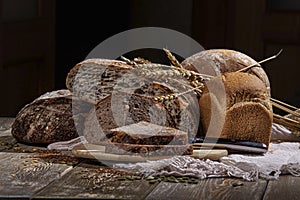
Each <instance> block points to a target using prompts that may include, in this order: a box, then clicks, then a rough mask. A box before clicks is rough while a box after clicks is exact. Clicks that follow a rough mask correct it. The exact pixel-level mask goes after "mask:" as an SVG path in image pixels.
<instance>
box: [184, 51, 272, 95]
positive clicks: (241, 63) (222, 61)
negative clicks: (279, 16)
mask: <svg viewBox="0 0 300 200" xmlns="http://www.w3.org/2000/svg"><path fill="white" fill-rule="evenodd" d="M181 64H182V66H183V67H184V68H186V69H189V70H193V71H198V72H199V73H202V74H208V75H212V76H216V75H219V74H222V73H225V72H235V71H238V70H240V69H242V68H245V67H247V66H250V65H256V67H252V68H251V69H249V70H248V71H247V72H248V73H250V74H254V75H255V76H257V77H258V78H260V79H261V80H262V81H263V83H264V84H265V86H266V87H267V89H268V90H269V93H270V82H269V79H268V76H267V74H266V72H265V71H264V69H263V68H262V67H261V66H260V64H259V63H257V62H256V61H255V60H254V59H252V58H251V57H250V56H248V55H246V54H244V53H241V52H238V51H234V50H231V49H210V50H204V51H201V52H199V53H196V54H194V55H192V56H190V57H188V58H186V59H185V60H184V61H183V62H182V63H181Z"/></svg>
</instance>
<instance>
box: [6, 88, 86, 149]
mask: <svg viewBox="0 0 300 200" xmlns="http://www.w3.org/2000/svg"><path fill="white" fill-rule="evenodd" d="M91 107H92V106H91V104H89V103H86V102H83V101H80V100H79V99H78V98H75V97H72V93H71V92H70V91H68V90H58V91H53V92H48V93H46V94H44V95H42V96H40V97H39V98H37V99H35V100H34V101H33V102H31V103H29V104H27V105H26V106H25V107H24V108H23V109H22V110H21V111H20V112H19V113H18V115H17V116H16V119H15V121H14V123H13V125H12V131H11V133H12V135H13V136H14V138H15V139H16V140H17V141H19V142H23V143H29V144H49V143H53V142H59V141H65V140H70V139H73V138H75V137H78V135H79V134H82V131H83V121H84V114H85V113H87V112H88V111H89V110H90V109H91Z"/></svg>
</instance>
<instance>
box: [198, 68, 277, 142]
mask: <svg viewBox="0 0 300 200" xmlns="http://www.w3.org/2000/svg"><path fill="white" fill-rule="evenodd" d="M220 80H221V81H220ZM220 94H222V95H220ZM199 106H200V112H201V121H202V124H203V127H204V129H205V132H206V134H207V135H209V136H212V137H220V138H227V139H232V140H248V141H254V142H262V143H264V144H266V145H269V142H270V136H271V128H272V119H273V117H272V113H273V112H272V106H271V103H270V96H269V91H268V89H267V88H266V86H265V84H264V83H263V82H262V81H261V80H260V79H259V78H258V77H256V76H254V75H252V74H249V73H243V72H229V73H224V74H223V75H221V76H218V77H216V78H213V79H211V80H210V81H209V82H208V84H207V85H206V87H205V89H204V92H203V95H202V97H201V98H200V100H199ZM216 127H217V128H216ZM215 131H219V132H218V133H216V132H215Z"/></svg>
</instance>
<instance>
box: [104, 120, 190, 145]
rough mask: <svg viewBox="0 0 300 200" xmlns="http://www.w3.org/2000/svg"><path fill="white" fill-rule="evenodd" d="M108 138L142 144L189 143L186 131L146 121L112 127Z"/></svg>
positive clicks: (113, 140)
mask: <svg viewBox="0 0 300 200" xmlns="http://www.w3.org/2000/svg"><path fill="white" fill-rule="evenodd" d="M107 138H109V141H110V142H112V143H127V144H141V145H185V144H187V143H188V135H187V133H186V132H183V131H180V130H178V129H174V128H171V127H166V126H158V125H156V124H152V123H149V122H144V121H142V122H138V123H136V124H130V125H128V126H122V127H119V128H115V129H111V130H110V131H109V132H108V134H107Z"/></svg>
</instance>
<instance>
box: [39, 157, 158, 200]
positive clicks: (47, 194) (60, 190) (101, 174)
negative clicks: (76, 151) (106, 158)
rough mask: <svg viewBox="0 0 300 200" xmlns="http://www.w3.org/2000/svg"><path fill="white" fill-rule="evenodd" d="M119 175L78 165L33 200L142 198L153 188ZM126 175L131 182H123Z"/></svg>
mask: <svg viewBox="0 0 300 200" xmlns="http://www.w3.org/2000/svg"><path fill="white" fill-rule="evenodd" d="M120 173H121V172H119V171H116V170H114V169H111V168H108V167H105V166H102V167H101V166H99V165H98V166H97V165H93V164H86V163H82V164H80V165H79V166H77V167H75V168H74V169H73V170H72V171H70V172H69V173H68V174H67V175H66V176H65V177H62V178H61V179H58V180H56V181H54V182H53V183H51V185H49V186H48V187H46V188H45V189H44V190H42V191H41V192H39V193H38V194H37V195H35V196H34V199H35V198H37V199H45V198H46V199H47V198H69V199H90V198H93V199H144V198H145V197H146V196H147V194H148V193H149V192H150V191H152V190H153V189H154V187H155V186H156V185H151V184H149V183H148V182H147V181H145V180H141V179H140V178H139V177H138V176H132V175H126V174H120ZM126 176H129V177H133V180H127V179H126V180H123V179H125V178H124V177H126Z"/></svg>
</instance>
